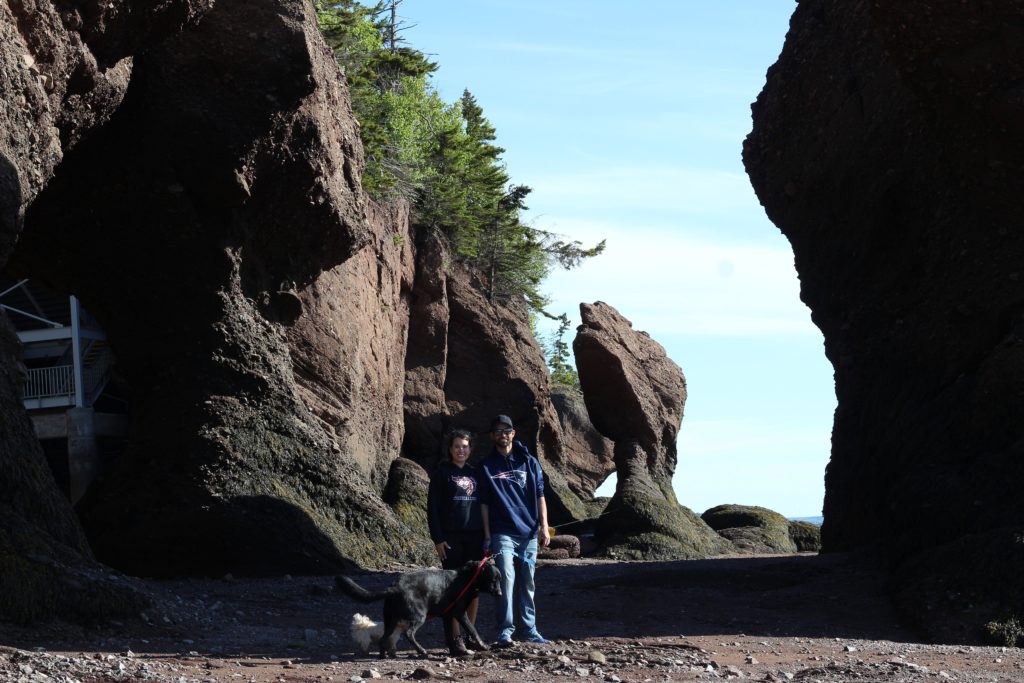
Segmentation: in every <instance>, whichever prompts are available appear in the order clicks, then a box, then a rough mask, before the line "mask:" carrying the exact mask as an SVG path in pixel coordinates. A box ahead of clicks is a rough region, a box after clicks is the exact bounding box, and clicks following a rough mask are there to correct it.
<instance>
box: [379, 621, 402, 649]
mask: <svg viewBox="0 0 1024 683" xmlns="http://www.w3.org/2000/svg"><path fill="white" fill-rule="evenodd" d="M398 635H399V634H398V620H397V619H395V618H394V617H391V616H387V617H386V618H385V619H384V635H382V636H381V637H380V658H381V659H384V658H385V657H387V656H388V655H390V656H391V657H392V658H395V657H397V656H398V652H397V645H398Z"/></svg>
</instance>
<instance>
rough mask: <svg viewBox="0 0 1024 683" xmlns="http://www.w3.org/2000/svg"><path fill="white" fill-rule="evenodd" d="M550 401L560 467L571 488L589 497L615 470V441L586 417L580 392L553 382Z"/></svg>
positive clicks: (578, 493)
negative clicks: (557, 433) (559, 444)
mask: <svg viewBox="0 0 1024 683" xmlns="http://www.w3.org/2000/svg"><path fill="white" fill-rule="evenodd" d="M551 403H552V404H553V405H554V407H555V413H557V414H558V424H559V426H560V427H561V432H562V452H563V458H562V459H563V463H564V465H563V468H562V469H563V471H564V473H565V476H566V479H567V480H568V483H569V488H571V489H572V490H573V491H574V492H575V493H576V494H577V495H578V496H579V497H580V498H581V499H582V500H585V501H589V500H590V499H592V498H593V497H594V491H596V490H597V487H599V486H600V485H601V484H602V483H604V480H605V479H607V478H608V475H609V474H611V473H612V472H614V471H615V444H614V443H612V441H611V439H608V438H606V437H604V436H602V435H601V433H600V432H599V431H597V429H596V428H595V427H594V425H593V423H592V422H591V421H590V415H589V414H588V413H587V405H586V402H585V401H584V400H583V393H582V392H581V391H578V390H576V389H574V388H572V387H562V386H553V387H552V388H551Z"/></svg>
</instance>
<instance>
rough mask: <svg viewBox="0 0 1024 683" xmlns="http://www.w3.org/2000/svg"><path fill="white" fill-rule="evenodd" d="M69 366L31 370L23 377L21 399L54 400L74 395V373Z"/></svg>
mask: <svg viewBox="0 0 1024 683" xmlns="http://www.w3.org/2000/svg"><path fill="white" fill-rule="evenodd" d="M72 370H73V368H72V366H70V365H54V366H53V367H49V368H32V369H30V370H29V371H28V374H27V375H26V377H25V384H24V388H23V389H22V395H21V397H22V398H23V399H29V398H32V399H37V398H40V399H41V398H56V397H58V396H74V395H75V379H74V377H75V373H74V372H72Z"/></svg>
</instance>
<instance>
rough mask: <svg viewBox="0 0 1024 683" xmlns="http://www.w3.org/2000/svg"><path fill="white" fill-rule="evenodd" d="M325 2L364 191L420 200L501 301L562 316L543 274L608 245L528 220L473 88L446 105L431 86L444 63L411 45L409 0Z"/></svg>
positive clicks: (321, 5) (326, 27)
mask: <svg viewBox="0 0 1024 683" xmlns="http://www.w3.org/2000/svg"><path fill="white" fill-rule="evenodd" d="M316 2H317V12H318V16H319V19H320V26H321V30H322V31H323V33H324V35H325V36H326V38H327V41H328V44H330V45H331V47H332V49H333V50H334V53H335V55H336V58H337V60H338V64H339V66H340V67H341V69H342V71H343V73H344V74H345V77H346V79H347V80H348V83H349V89H350V92H351V96H352V106H353V110H354V111H355V114H356V117H357V118H358V120H359V122H360V125H361V136H362V140H363V149H364V157H365V162H366V170H365V172H364V175H363V187H364V189H365V190H366V191H367V192H368V193H369V194H370V195H371V196H374V197H377V198H387V197H389V196H394V195H399V196H404V197H409V198H411V199H413V210H414V212H413V213H414V220H415V221H416V223H417V225H418V227H420V228H421V234H422V235H425V236H426V238H437V237H438V236H443V238H444V239H446V240H447V241H448V243H449V245H450V246H451V250H452V253H453V255H454V256H455V257H456V258H457V259H459V260H461V261H463V262H464V263H466V264H467V265H468V266H469V267H471V268H473V269H475V271H476V272H477V273H478V274H479V276H480V281H481V282H482V283H483V286H484V288H485V290H486V294H487V296H488V298H489V299H490V300H491V301H492V302H495V301H506V300H509V299H512V298H516V297H519V298H522V299H523V300H524V301H525V302H526V304H527V305H528V307H529V308H530V309H531V310H533V311H536V312H538V313H540V314H542V315H545V316H547V317H549V318H552V319H558V318H556V317H555V316H553V315H551V314H550V313H548V312H547V311H546V310H545V309H546V307H547V305H548V299H547V298H546V297H545V296H544V295H543V293H542V292H541V285H542V283H543V281H544V279H545V278H546V277H547V275H548V273H549V272H550V269H551V268H552V267H553V266H555V265H558V266H561V267H563V268H573V267H575V266H577V265H578V264H579V263H580V261H581V260H583V259H585V258H589V257H591V256H595V255H597V254H599V253H601V251H602V250H603V249H604V242H603V241H602V242H601V243H600V244H598V245H597V246H595V247H593V248H591V249H586V248H584V247H583V245H582V244H581V243H580V242H563V241H561V240H559V239H558V238H557V236H556V235H553V234H552V233H549V232H545V231H542V230H537V229H535V228H533V227H531V226H529V225H527V224H525V223H523V221H522V212H523V211H525V210H526V208H527V207H526V204H525V199H526V197H527V195H529V193H530V191H531V190H530V188H529V187H527V186H525V185H513V184H511V182H510V179H509V176H508V172H507V170H506V168H505V164H504V162H503V161H502V159H501V155H502V154H503V153H504V151H505V150H504V149H502V148H501V147H499V146H498V145H497V144H495V141H496V140H497V131H496V130H495V128H494V126H493V125H491V123H490V121H488V120H487V118H486V117H485V116H484V114H483V108H482V107H481V106H480V104H479V103H478V102H477V100H476V98H475V97H473V95H472V93H470V92H469V90H466V91H464V92H463V94H462V97H461V98H460V100H459V101H458V102H456V103H455V104H454V105H447V104H445V103H444V102H443V101H442V100H441V98H440V97H439V96H438V94H437V92H436V91H435V90H434V89H433V87H432V86H431V85H430V81H429V78H430V74H432V73H433V72H434V71H435V70H436V69H437V65H436V64H434V63H433V62H431V61H430V60H429V59H427V58H426V56H425V55H423V53H421V52H419V51H417V50H414V49H411V48H408V47H406V46H405V45H403V44H402V41H401V37H400V35H399V34H400V26H399V20H398V15H397V6H398V4H399V3H400V2H401V0H391V2H378V3H377V4H375V5H362V4H360V3H358V2H355V1H354V0H337V1H335V2H329V1H327V0H316Z"/></svg>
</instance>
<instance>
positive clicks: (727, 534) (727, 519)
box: [701, 504, 797, 553]
mask: <svg viewBox="0 0 1024 683" xmlns="http://www.w3.org/2000/svg"><path fill="white" fill-rule="evenodd" d="M701 519H702V520H704V521H705V522H706V523H707V524H708V526H710V527H711V528H712V529H714V530H715V531H717V532H718V533H719V534H720V535H722V536H723V537H724V538H727V539H728V540H729V541H730V542H731V543H732V544H733V545H734V546H735V547H736V549H738V550H739V551H740V552H755V553H764V552H770V553H795V552H796V551H797V545H796V543H795V542H794V541H793V539H792V538H790V535H789V528H790V524H789V520H787V519H786V518H785V517H783V516H782V515H780V514H779V513H778V512H775V511H774V510H769V509H768V508H763V507H757V506H755V505H733V504H728V505H717V506H715V507H713V508H711V509H709V510H707V511H705V512H704V514H703V515H701Z"/></svg>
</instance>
